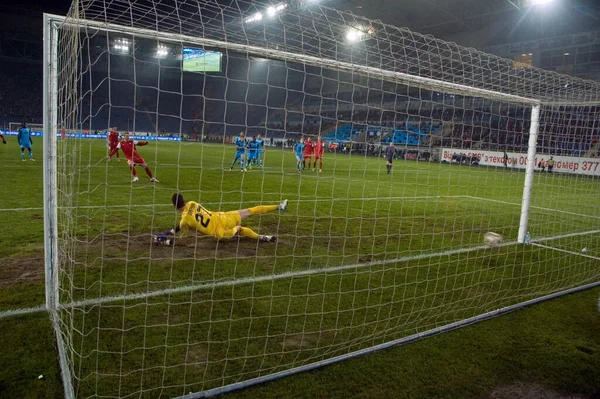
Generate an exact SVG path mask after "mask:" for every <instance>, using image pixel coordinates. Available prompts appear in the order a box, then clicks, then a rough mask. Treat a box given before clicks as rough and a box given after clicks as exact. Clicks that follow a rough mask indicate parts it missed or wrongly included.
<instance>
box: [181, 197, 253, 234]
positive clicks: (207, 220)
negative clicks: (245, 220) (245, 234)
mask: <svg viewBox="0 0 600 399" xmlns="http://www.w3.org/2000/svg"><path fill="white" fill-rule="evenodd" d="M241 221H242V218H241V217H240V213H239V212H238V211H233V212H210V211H209V210H208V209H206V208H205V207H203V206H202V205H200V204H198V203H197V202H193V201H189V202H187V203H186V204H185V207H184V208H183V212H182V214H181V220H180V221H179V227H180V228H181V229H182V230H195V231H197V232H199V233H200V234H205V235H208V236H213V237H216V238H226V237H233V236H234V235H235V234H236V233H237V229H236V227H237V226H239V225H240V223H241Z"/></svg>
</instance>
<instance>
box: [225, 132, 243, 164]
mask: <svg viewBox="0 0 600 399" xmlns="http://www.w3.org/2000/svg"><path fill="white" fill-rule="evenodd" d="M233 143H234V144H235V158H234V159H233V162H232V163H231V168H229V170H233V167H234V166H235V163H236V162H237V161H239V162H240V171H242V172H245V171H246V168H244V155H245V153H246V137H245V135H244V132H240V135H239V136H238V137H236V138H235V140H234V141H233Z"/></svg>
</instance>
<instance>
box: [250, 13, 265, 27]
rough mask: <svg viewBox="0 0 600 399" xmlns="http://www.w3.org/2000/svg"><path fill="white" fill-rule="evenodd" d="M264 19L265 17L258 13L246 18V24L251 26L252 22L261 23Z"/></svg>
mask: <svg viewBox="0 0 600 399" xmlns="http://www.w3.org/2000/svg"><path fill="white" fill-rule="evenodd" d="M262 17H263V15H262V14H261V13H260V12H257V13H256V14H254V15H253V16H251V17H249V18H246V23H247V24H249V23H250V22H256V21H260V20H261V19H262Z"/></svg>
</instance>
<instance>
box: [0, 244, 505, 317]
mask: <svg viewBox="0 0 600 399" xmlns="http://www.w3.org/2000/svg"><path fill="white" fill-rule="evenodd" d="M515 244H517V242H516V241H511V242H506V243H504V244H503V245H502V246H503V247H507V246H512V245H515ZM489 249H490V248H489V247H488V246H486V245H480V246H477V247H471V248H460V249H453V250H449V251H443V252H436V253H430V254H421V255H414V256H405V257H401V258H395V259H387V260H380V261H375V262H368V263H355V264H351V265H342V266H334V267H326V268H320V269H309V270H298V271H293V272H286V273H281V274H271V275H265V276H258V277H247V278H240V279H234V280H224V281H219V282H214V283H206V284H195V285H186V286H182V287H177V288H167V289H163V290H157V291H151V292H142V293H138V294H128V295H121V296H110V297H103V298H94V299H86V300H84V301H76V302H71V303H67V304H62V305H60V307H61V308H63V309H71V308H76V307H83V306H91V305H101V304H104V303H110V302H118V301H131V300H136V299H146V298H152V297H156V296H162V295H171V294H181V293H185V292H191V291H198V290H202V289H215V288H221V287H231V286H236V285H239V284H254V283H261V282H265V281H275V280H283V279H288V278H295V277H305V276H311V275H314V274H327V273H332V272H339V271H344V270H350V269H360V268H367V267H373V266H381V265H386V264H389V263H399V262H410V261H414V260H421V259H428V258H434V257H438V256H440V257H441V256H451V255H458V254H463V253H469V252H473V251H481V250H489ZM42 310H44V309H42ZM39 311H41V310H40V309H39V308H26V309H19V310H18V312H19V313H18V314H27V313H35V312H39ZM8 312H10V313H7V314H5V313H6V312H0V319H2V318H4V317H8V316H13V315H15V313H14V312H16V310H11V311H8Z"/></svg>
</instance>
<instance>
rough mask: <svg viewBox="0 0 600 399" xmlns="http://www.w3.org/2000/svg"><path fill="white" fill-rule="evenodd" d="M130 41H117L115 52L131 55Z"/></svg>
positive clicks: (114, 44) (114, 45)
mask: <svg viewBox="0 0 600 399" xmlns="http://www.w3.org/2000/svg"><path fill="white" fill-rule="evenodd" d="M129 44H130V42H129V39H116V40H115V42H114V43H113V50H115V51H116V52H117V53H122V54H127V53H129Z"/></svg>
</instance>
